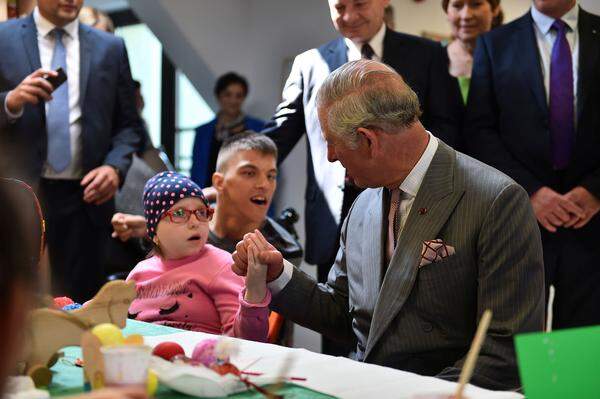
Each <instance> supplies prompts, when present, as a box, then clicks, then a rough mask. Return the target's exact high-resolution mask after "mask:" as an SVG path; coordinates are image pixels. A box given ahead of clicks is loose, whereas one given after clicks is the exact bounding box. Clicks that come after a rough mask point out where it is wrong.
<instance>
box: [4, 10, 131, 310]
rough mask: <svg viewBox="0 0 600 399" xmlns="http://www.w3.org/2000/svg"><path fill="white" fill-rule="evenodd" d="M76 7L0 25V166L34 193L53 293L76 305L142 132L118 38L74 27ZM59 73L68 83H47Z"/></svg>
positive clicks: (93, 285)
mask: <svg viewBox="0 0 600 399" xmlns="http://www.w3.org/2000/svg"><path fill="white" fill-rule="evenodd" d="M82 3H83V0H39V1H38V7H36V9H35V10H34V12H33V13H32V15H29V16H27V17H25V18H22V19H18V20H12V21H8V22H5V23H3V24H1V25H0V54H2V58H1V60H0V129H1V130H2V133H1V134H0V141H1V145H2V146H3V147H4V148H10V151H11V152H10V153H11V154H12V156H10V157H6V158H5V159H3V160H2V161H1V162H2V163H3V165H2V166H3V169H2V170H4V171H7V173H8V174H10V175H11V176H13V177H18V178H21V179H23V180H25V181H28V182H29V183H31V184H32V185H33V186H34V187H35V188H36V189H37V191H38V192H39V194H40V197H41V199H42V203H43V207H44V213H45V217H46V221H47V237H48V249H49V254H50V263H51V269H52V286H53V291H54V293H55V294H62V295H68V296H71V297H72V298H73V299H74V300H76V301H83V300H86V299H89V298H90V297H91V296H92V295H94V294H95V293H96V291H97V290H98V288H99V287H100V286H101V284H102V282H103V280H104V272H103V267H102V264H101V258H102V256H101V255H102V250H103V243H105V242H106V240H107V238H108V235H109V234H110V230H109V228H110V217H111V215H112V214H113V213H114V202H113V196H114V194H115V192H116V191H117V188H118V187H119V185H120V184H121V183H122V181H123V179H124V177H125V175H126V173H127V170H128V168H129V165H130V162H131V154H132V153H133V152H134V151H136V150H137V149H138V146H139V145H140V142H141V127H142V125H141V120H140V118H139V116H138V113H137V112H136V108H135V97H134V85H133V80H132V78H131V72H130V70H129V61H128V58H127V52H126V49H125V45H124V42H123V41H122V40H121V39H119V38H117V37H114V36H112V35H109V34H106V33H103V32H100V31H98V30H95V29H92V28H90V27H87V26H85V25H81V24H79V23H78V20H77V16H78V14H79V10H80V9H81V6H82ZM58 68H62V69H63V70H64V71H65V72H66V75H67V81H66V82H65V83H63V84H62V85H60V86H58V85H57V87H53V85H52V84H51V83H49V81H48V80H47V79H46V78H47V77H50V78H53V77H56V76H57V73H56V72H55V71H56V70H57V69H58ZM5 173H6V172H5Z"/></svg>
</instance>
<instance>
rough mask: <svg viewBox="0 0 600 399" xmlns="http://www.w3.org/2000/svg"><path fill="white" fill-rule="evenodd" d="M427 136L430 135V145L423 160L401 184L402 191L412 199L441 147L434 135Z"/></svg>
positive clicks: (424, 153)
mask: <svg viewBox="0 0 600 399" xmlns="http://www.w3.org/2000/svg"><path fill="white" fill-rule="evenodd" d="M427 134H429V143H428V144H427V147H426V148H425V151H424V152H423V154H422V155H421V158H419V161H418V162H417V163H416V165H415V167H414V168H413V169H412V170H411V171H410V173H409V174H408V176H406V179H404V181H403V182H402V184H400V190H402V192H403V193H404V194H405V195H408V196H410V197H411V198H413V197H416V196H417V193H418V192H419V188H421V183H423V179H424V178H425V174H426V173H427V170H428V169H429V165H430V164H431V160H432V159H433V156H434V155H435V152H436V151H437V148H438V145H439V142H438V139H437V138H436V137H435V136H434V135H433V134H431V133H429V132H427Z"/></svg>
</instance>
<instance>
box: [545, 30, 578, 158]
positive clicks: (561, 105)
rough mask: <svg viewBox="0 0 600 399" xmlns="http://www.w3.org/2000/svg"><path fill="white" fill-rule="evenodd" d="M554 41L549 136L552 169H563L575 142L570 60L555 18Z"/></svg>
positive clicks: (562, 32)
mask: <svg viewBox="0 0 600 399" xmlns="http://www.w3.org/2000/svg"><path fill="white" fill-rule="evenodd" d="M552 29H554V30H556V39H555V41H554V45H553V46H552V58H551V61H550V137H551V140H552V164H553V166H554V169H556V170H562V169H565V168H566V167H567V165H568V164H569V160H570V158H571V152H572V150H573V142H574V139H575V116H574V108H575V106H574V94H573V92H574V90H573V59H572V57H571V48H570V47H569V42H568V41H567V34H566V33H567V32H566V31H567V29H568V26H567V24H566V23H565V22H563V21H562V20H560V19H557V20H556V21H554V23H553V24H552Z"/></svg>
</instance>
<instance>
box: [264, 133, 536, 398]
mask: <svg viewBox="0 0 600 399" xmlns="http://www.w3.org/2000/svg"><path fill="white" fill-rule="evenodd" d="M388 206H389V198H386V192H385V189H382V188H377V189H367V190H365V191H363V192H362V193H361V194H360V196H359V197H358V198H357V200H356V201H355V202H354V204H353V206H352V208H351V209H350V212H349V213H348V217H347V218H346V220H345V221H344V225H343V227H342V234H341V240H340V250H339V252H338V255H337V259H336V261H335V264H334V266H333V268H332V269H331V272H330V273H329V277H328V280H327V283H326V284H318V285H317V284H316V282H315V281H314V279H312V278H311V277H309V276H308V275H306V274H304V273H303V272H301V271H300V270H298V269H294V271H293V274H292V278H291V280H290V281H289V283H288V284H287V285H286V286H285V287H284V288H283V290H282V291H281V292H279V293H277V294H276V295H274V297H273V300H272V302H271V308H272V309H273V310H275V311H277V312H279V313H281V314H282V315H283V316H285V317H287V318H289V319H291V320H292V321H294V322H296V323H299V324H301V325H303V326H306V327H308V328H310V329H313V330H315V331H318V332H320V333H322V334H324V335H325V336H327V337H329V338H331V339H335V340H337V341H342V340H345V341H349V342H355V344H356V350H355V353H354V356H353V357H354V358H355V359H356V360H359V361H364V362H368V363H375V364H380V365H384V366H390V367H395V368H399V369H402V370H407V371H411V372H414V373H418V374H422V375H435V376H438V377H440V378H445V379H452V380H456V379H457V378H458V376H459V374H460V370H461V368H462V367H463V364H464V360H465V355H466V353H467V352H468V350H469V346H470V344H471V340H472V339H473V336H474V334H475V330H476V327H477V322H478V320H479V318H480V317H481V315H482V313H483V311H484V310H485V309H491V310H492V312H493V320H492V323H491V324H490V327H489V330H488V332H487V338H486V340H485V343H484V344H483V347H482V348H481V352H480V355H479V359H478V360H477V365H476V367H475V371H474V375H473V379H472V382H473V384H475V385H478V386H481V387H484V388H490V389H503V390H504V389H514V388H517V387H519V385H520V384H519V376H518V372H517V362H516V357H515V351H514V347H513V336H514V334H517V333H520V332H527V331H540V330H542V328H543V326H544V267H543V262H542V245H541V242H540V232H539V230H538V228H537V224H536V220H535V216H534V214H533V210H532V209H531V205H530V204H529V199H528V197H527V193H525V191H524V190H523V189H522V188H521V187H520V186H519V185H518V184H516V183H515V182H514V181H513V180H512V179H510V178H509V177H507V176H506V175H504V174H503V173H501V172H498V171H497V170H496V169H494V168H491V167H489V166H487V165H484V164H482V163H481V162H479V161H476V160H474V159H473V158H471V157H468V156H466V155H464V154H462V153H460V152H456V151H454V150H453V149H452V148H450V147H449V146H447V145H445V144H444V143H443V142H441V141H440V143H439V147H438V149H437V151H436V153H435V156H434V157H433V159H432V161H431V164H430V166H429V169H428V170H427V173H426V174H425V177H424V179H423V183H422V184H421V188H420V189H419V192H418V193H417V196H416V197H415V200H414V203H413V205H412V208H411V209H412V210H411V212H410V214H409V215H408V218H407V219H406V224H405V226H404V229H403V230H402V234H401V235H400V239H399V241H398V245H397V246H396V250H395V251H394V254H393V256H392V259H391V260H390V262H389V265H386V264H385V245H386V244H385V243H386V237H387V222H385V220H386V219H387V213H388ZM418 209H427V210H428V211H427V212H416V210H418ZM438 238H439V239H442V240H443V241H444V242H445V243H446V244H447V245H450V246H453V247H454V249H455V254H454V255H451V256H449V257H447V258H445V259H444V260H442V261H440V262H436V263H430V264H428V265H424V266H421V267H420V266H419V265H420V261H421V252H422V249H423V243H424V242H425V241H427V240H433V239H438Z"/></svg>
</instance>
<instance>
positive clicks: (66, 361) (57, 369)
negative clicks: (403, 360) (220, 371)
mask: <svg viewBox="0 0 600 399" xmlns="http://www.w3.org/2000/svg"><path fill="white" fill-rule="evenodd" d="M176 332H181V330H177V329H175V328H170V327H164V326H158V325H155V324H148V323H142V322H139V321H135V320H128V321H127V327H125V329H123V333H124V334H125V335H129V334H141V335H144V336H156V335H167V334H173V333H176ZM63 352H64V354H65V356H64V357H63V358H62V359H60V360H59V361H58V362H57V363H56V364H55V365H54V366H53V367H52V372H53V378H52V384H50V387H49V391H50V395H52V396H53V397H55V396H65V395H74V394H78V393H81V392H83V391H84V388H83V369H82V368H80V367H76V366H75V365H74V362H75V360H76V359H77V358H79V357H81V349H80V348H79V347H69V348H65V349H64V351H63ZM278 393H279V394H281V395H284V396H285V397H286V398H294V399H302V398H317V399H318V398H331V396H328V395H325V394H322V393H319V392H315V391H312V390H310V389H307V388H303V387H300V386H298V385H294V384H285V385H284V386H283V388H282V389H281V390H279V392H278ZM156 397H157V398H159V399H167V398H169V399H170V398H189V396H187V395H183V394H180V393H177V392H174V391H172V390H170V389H168V388H166V387H159V389H158V392H157V394H156ZM229 398H263V396H262V395H261V394H258V393H257V392H254V391H247V392H243V393H239V394H235V395H231V396H229Z"/></svg>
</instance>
